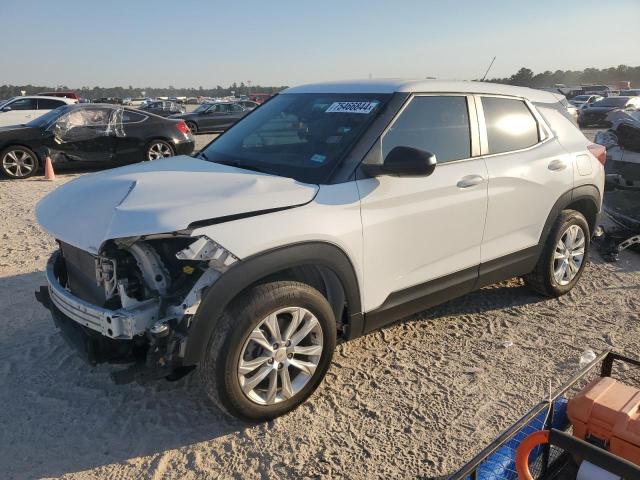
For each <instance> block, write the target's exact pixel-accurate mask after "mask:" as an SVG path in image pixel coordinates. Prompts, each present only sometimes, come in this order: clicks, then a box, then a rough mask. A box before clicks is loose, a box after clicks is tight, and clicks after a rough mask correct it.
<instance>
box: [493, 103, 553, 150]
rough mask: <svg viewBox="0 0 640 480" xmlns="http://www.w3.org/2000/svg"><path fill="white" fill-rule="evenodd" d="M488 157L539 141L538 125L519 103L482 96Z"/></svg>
mask: <svg viewBox="0 0 640 480" xmlns="http://www.w3.org/2000/svg"><path fill="white" fill-rule="evenodd" d="M482 109H483V110H484V121H485V125H486V128H487V140H488V143H489V154H495V153H504V152H510V151H514V150H522V149H524V148H529V147H532V146H533V145H535V144H537V143H538V142H539V141H540V137H539V131H538V122H537V121H536V119H535V117H534V116H533V114H532V113H531V110H529V107H527V104H526V103H525V102H523V101H522V100H517V99H511V98H501V97H482Z"/></svg>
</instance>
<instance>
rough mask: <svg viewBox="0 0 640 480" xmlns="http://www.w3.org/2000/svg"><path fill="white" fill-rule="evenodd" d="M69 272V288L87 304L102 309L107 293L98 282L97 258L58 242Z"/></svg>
mask: <svg viewBox="0 0 640 480" xmlns="http://www.w3.org/2000/svg"><path fill="white" fill-rule="evenodd" d="M58 243H59V244H60V251H61V252H62V258H63V261H64V264H65V267H66V271H67V280H68V285H67V286H68V288H69V290H71V293H73V294H74V295H75V296H76V297H78V298H81V299H82V300H84V301H85V302H89V303H91V304H93V305H96V306H99V307H102V306H104V304H105V301H106V298H105V292H104V288H103V287H102V286H101V285H98V284H97V282H96V263H95V257H94V256H93V255H91V254H90V253H89V252H85V251H84V250H81V249H79V248H76V247H74V246H73V245H69V244H68V243H64V242H58Z"/></svg>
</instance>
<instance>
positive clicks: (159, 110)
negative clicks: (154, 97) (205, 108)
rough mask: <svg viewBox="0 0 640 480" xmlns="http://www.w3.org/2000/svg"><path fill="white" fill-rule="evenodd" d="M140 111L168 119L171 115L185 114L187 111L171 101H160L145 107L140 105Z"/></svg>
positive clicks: (147, 104)
mask: <svg viewBox="0 0 640 480" xmlns="http://www.w3.org/2000/svg"><path fill="white" fill-rule="evenodd" d="M138 110H143V111H145V112H149V113H153V114H155V115H159V116H161V117H168V116H170V115H175V114H178V113H184V111H185V109H184V107H182V106H181V105H178V104H177V103H176V102H171V101H169V100H158V101H155V102H149V103H146V104H144V105H140V106H139V107H138Z"/></svg>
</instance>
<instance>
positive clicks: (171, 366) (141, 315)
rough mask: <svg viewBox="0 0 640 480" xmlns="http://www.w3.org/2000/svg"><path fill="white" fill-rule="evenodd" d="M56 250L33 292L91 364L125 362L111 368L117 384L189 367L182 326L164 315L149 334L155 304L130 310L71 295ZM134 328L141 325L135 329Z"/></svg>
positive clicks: (172, 375)
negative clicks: (162, 325)
mask: <svg viewBox="0 0 640 480" xmlns="http://www.w3.org/2000/svg"><path fill="white" fill-rule="evenodd" d="M58 260H59V253H58V252H56V253H55V254H54V255H52V256H51V258H50V259H49V263H48V264H47V271H46V276H47V283H48V285H47V286H42V287H40V289H39V290H38V291H36V292H35V296H36V299H37V300H38V301H39V302H40V303H41V304H42V305H43V306H44V307H46V308H47V309H48V310H49V311H50V312H51V315H52V317H53V320H54V323H55V324H56V326H57V327H58V328H59V330H60V333H61V334H62V337H63V338H64V340H65V341H66V342H67V343H68V344H69V345H70V346H72V347H73V348H74V349H75V350H77V351H78V353H79V354H80V356H81V357H82V358H83V359H84V360H85V361H87V362H88V363H89V364H91V365H96V364H99V363H105V362H106V363H119V364H130V365H129V367H128V368H126V369H125V370H120V371H116V372H113V373H112V374H111V376H112V378H113V380H114V381H115V382H116V383H118V384H124V383H129V382H133V381H138V382H144V381H147V380H156V379H160V378H167V379H169V380H177V379H178V378H180V377H182V376H183V375H185V374H187V373H188V372H189V371H190V370H191V369H192V368H193V367H183V366H182V357H181V354H180V352H181V351H182V350H183V344H184V342H185V339H186V337H185V331H184V329H183V328H181V326H180V324H177V323H176V322H173V321H172V320H164V321H166V322H167V325H170V328H167V329H166V330H163V332H162V335H153V334H152V333H150V331H149V329H148V327H149V326H150V323H152V322H154V319H155V318H156V316H157V313H156V312H157V306H156V305H155V303H154V304H153V305H152V304H149V305H146V304H145V305H144V308H137V309H135V310H124V309H119V310H108V309H104V308H101V307H97V306H95V305H92V304H90V303H88V302H85V301H84V300H82V299H79V298H77V297H76V296H75V295H73V294H72V293H71V292H69V291H68V290H66V289H65V288H64V287H63V286H62V285H61V284H60V282H59V281H58V278H57V276H56V262H57V261H58ZM138 329H142V331H141V332H139V330H138Z"/></svg>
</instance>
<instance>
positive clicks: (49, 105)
mask: <svg viewBox="0 0 640 480" xmlns="http://www.w3.org/2000/svg"><path fill="white" fill-rule="evenodd" d="M63 105H66V103H65V102H63V101H62V100H52V99H50V98H39V99H38V110H53V109H55V108H58V107H61V106H63Z"/></svg>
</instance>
